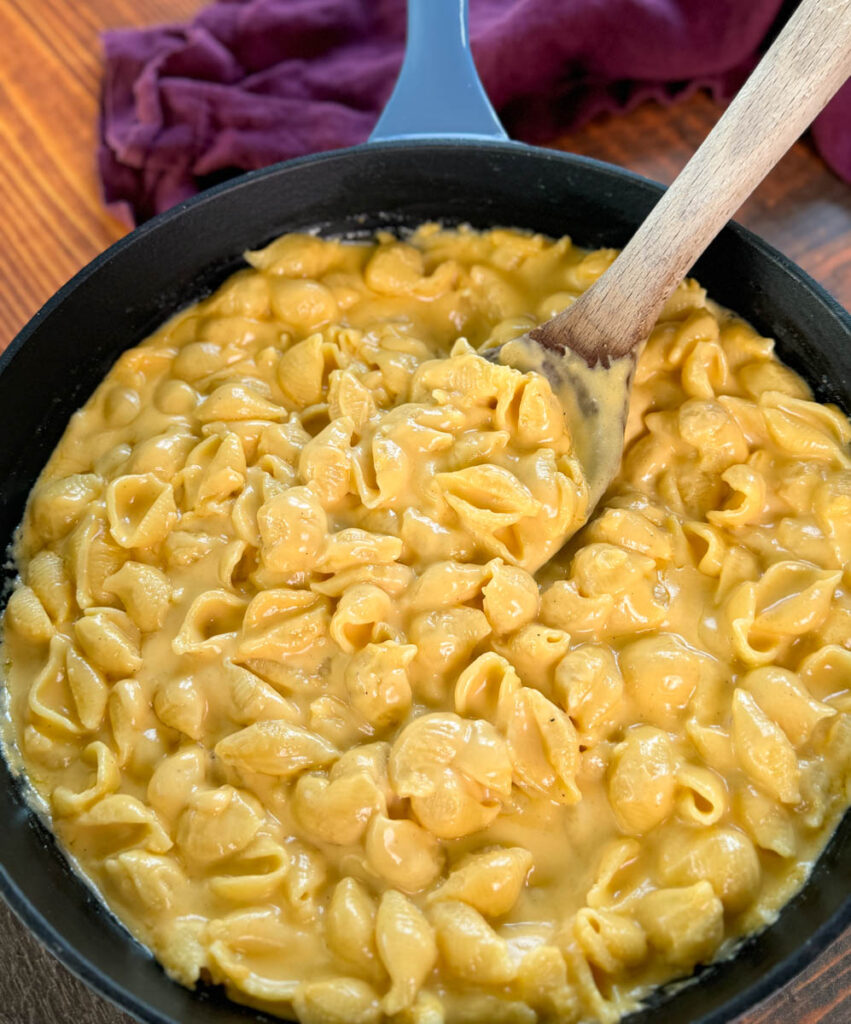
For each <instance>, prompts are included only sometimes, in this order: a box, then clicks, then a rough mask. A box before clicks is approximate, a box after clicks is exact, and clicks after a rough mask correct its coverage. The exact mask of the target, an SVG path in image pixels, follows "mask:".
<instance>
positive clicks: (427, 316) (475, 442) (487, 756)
mask: <svg viewBox="0 0 851 1024" xmlns="http://www.w3.org/2000/svg"><path fill="white" fill-rule="evenodd" d="M613 257H614V253H613V252H611V251H601V252H590V253H589V252H585V251H583V250H581V249H578V248H576V247H575V246H573V245H572V244H571V242H570V240H569V239H566V238H565V239H561V240H559V241H556V242H553V241H550V240H548V239H546V238H543V237H541V236H538V235H535V236H532V235H527V234H523V233H520V232H515V231H507V230H500V231H490V232H485V233H477V232H474V231H472V230H469V229H460V230H444V229H442V228H440V227H439V226H437V225H426V226H424V227H422V228H420V229H419V230H418V231H417V232H416V233H414V234H413V236H412V237H410V238H409V239H408V240H407V241H406V242H404V243H401V242H399V241H397V240H395V239H393V238H391V237H389V236H383V235H380V236H378V238H377V239H376V240H375V241H374V242H370V243H359V244H352V243H341V242H336V241H323V240H320V239H318V238H314V237H309V236H295V235H290V236H284V237H283V238H281V239H278V240H277V241H276V242H274V243H272V244H271V245H270V246H268V247H267V248H266V249H264V250H261V251H259V252H255V253H250V254H248V257H247V258H248V262H249V264H250V267H249V268H248V269H245V270H242V271H240V272H239V273H237V274H236V275H234V276H233V277H231V278H230V279H229V280H228V281H226V282H225V284H223V285H222V286H221V288H219V289H218V290H217V291H216V292H215V293H214V294H213V295H212V296H211V297H209V298H208V299H205V300H204V301H202V302H200V303H198V304H197V305H195V306H192V307H191V308H189V309H186V310H184V311H183V312H181V313H180V314H178V315H177V316H176V317H174V318H173V319H172V320H170V321H169V322H168V323H167V324H165V325H164V326H163V327H162V328H161V329H160V330H158V331H157V332H156V333H155V334H154V335H153V336H152V337H151V338H149V339H148V340H147V341H145V342H144V343H143V344H141V345H140V346H138V347H137V348H134V349H131V350H130V351H128V352H126V353H125V354H124V355H123V356H121V358H120V359H119V360H118V362H117V363H116V365H115V366H114V367H113V369H112V370H111V371H110V373H109V375H108V376H107V378H106V380H105V381H104V382H103V383H102V384H101V386H100V387H99V388H98V390H97V391H96V392H95V394H94V395H93V396H92V398H91V400H90V401H89V402H88V403H87V404H86V406H85V407H84V408H83V409H81V410H80V411H79V412H78V413H76V414H75V415H74V417H73V418H72V420H71V422H70V424H69V427H68V429H67V431H66V433H65V435H64V437H63V438H62V440H61V441H60V443H59V445H58V447H57V448H56V451H55V452H54V454H53V456H52V457H51V459H50V462H49V464H48V465H47V467H46V468H45V470H44V472H43V473H42V475H41V477H40V478H39V481H38V483H37V484H36V486H35V488H34V490H33V492H32V494H31V496H30V500H29V503H28V506H27V511H26V515H25V519H24V522H23V524H22V528H21V532H20V539H19V543H18V548H17V563H18V566H19V570H20V582H19V585H18V586H17V588H16V590H15V592H14V593H13V595H12V597H11V599H10V601H9V605H8V608H7V610H6V613H5V640H4V662H5V680H6V687H7V696H8V706H9V714H10V739H9V743H8V745H7V746H8V752H7V756H9V757H10V758H16V757H17V758H19V760H20V763H21V764H22V765H23V771H24V773H25V775H26V778H27V779H28V781H29V783H30V784H31V786H32V787H33V790H34V792H35V793H36V794H37V796H38V798H40V799H41V800H42V801H43V804H44V806H45V807H46V808H47V809H48V811H49V814H50V816H51V819H52V825H53V828H54V830H55V832H56V834H57V836H58V837H59V839H60V841H61V842H62V844H63V845H64V847H65V848H66V849H67V850H68V852H69V854H70V855H71V856H72V857H73V858H74V860H75V861H76V863H77V864H78V865H79V866H80V868H81V869H82V871H83V872H85V874H86V875H87V876H88V877H89V878H90V879H91V880H92V881H93V882H94V884H95V885H96V887H97V888H98V890H99V891H100V892H101V893H102V895H103V897H104V899H105V900H106V901H107V903H108V904H109V906H110V907H111V908H112V909H113V910H114V912H115V913H116V914H117V915H118V916H119V917H120V919H121V920H122V921H123V922H125V924H126V925H127V927H128V928H129V929H130V930H131V931H132V932H133V934H134V935H136V936H137V937H138V938H139V939H140V940H141V941H142V942H144V943H145V944H146V945H148V946H149V947H150V948H151V950H152V951H153V952H154V954H155V955H156V957H157V958H158V959H159V961H160V962H161V963H162V964H163V966H164V967H165V969H166V970H167V971H168V973H169V974H170V975H171V976H172V977H174V978H175V979H176V980H178V981H180V982H182V983H183V984H186V985H194V984H196V983H202V982H212V983H217V984H223V985H225V986H226V987H227V990H228V992H229V994H230V995H231V996H232V997H233V998H234V999H236V1000H238V1001H240V1002H244V1003H249V1004H251V1005H253V1006H257V1007H261V1008H264V1009H267V1010H270V1011H271V1012H273V1013H278V1014H281V1015H286V1014H289V1013H292V1012H295V1013H296V1014H297V1015H298V1017H299V1018H300V1020H301V1021H303V1022H304V1024H337V1022H340V1024H342V1022H344V1021H345V1022H349V1024H356V1022H361V1024H370V1022H377V1021H380V1020H382V1019H386V1018H392V1019H395V1020H400V1021H406V1022H418V1024H432V1022H438V1021H442V1020H444V1019H445V1020H446V1021H449V1022H455V1021H469V1020H481V1021H484V1020H488V1021H511V1022H520V1024H525V1022H529V1024H531V1022H533V1021H535V1020H538V1019H541V1020H545V1019H553V1018H557V1019H559V1020H560V1021H564V1022H568V1024H569V1022H576V1021H603V1022H611V1021H615V1020H617V1018H618V1017H619V1016H621V1015H622V1014H624V1013H626V1012H627V1011H629V1010H630V1009H632V1008H634V1007H636V1006H637V1005H638V1003H639V1002H640V1000H641V999H642V998H643V996H644V995H646V994H647V992H648V991H650V990H651V989H652V988H653V987H654V986H656V985H658V984H660V983H662V982H665V981H668V980H670V979H673V978H677V977H682V976H684V975H686V974H688V973H689V972H690V971H691V970H692V969H693V967H694V966H695V965H696V964H698V963H704V962H707V961H709V960H712V959H713V958H716V957H718V956H723V955H725V954H726V953H727V952H729V950H730V949H731V948H732V946H733V944H734V943H735V942H736V940H737V939H738V938H740V937H741V936H743V935H745V934H748V933H750V932H753V931H755V930H757V929H759V928H760V927H762V926H763V925H765V924H766V923H767V922H769V921H771V920H772V919H773V917H774V916H775V915H776V913H777V911H778V910H779V908H780V907H781V906H782V905H783V904H784V903H785V902H786V900H788V899H789V897H790V896H791V895H792V894H793V893H794V892H795V891H796V890H797V889H798V888H799V887H800V886H801V884H802V883H803V881H804V880H805V878H806V876H807V874H808V872H809V870H810V867H811V865H812V863H813V861H814V859H815V858H816V857H817V855H818V853H819V852H820V850H821V849H822V847H823V846H824V844H825V842H826V840H827V838H828V837H829V835H830V833H831V832H832V830H833V829H834V827H835V825H836V823H837V821H838V820H839V818H840V816H841V814H842V812H843V811H844V809H845V808H846V806H847V805H848V803H849V777H851V771H850V770H849V769H851V717H849V713H851V693H849V687H851V650H849V648H850V647H851V599H849V585H851V571H849V568H848V566H849V559H851V460H849V454H848V441H849V437H851V428H849V424H848V421H847V420H846V419H845V418H844V416H843V415H842V414H841V413H840V412H839V411H838V410H836V409H835V408H832V407H826V406H822V405H819V404H817V403H815V402H813V401H812V400H811V395H810V393H809V391H808V389H807V386H806V384H804V382H803V381H802V380H801V379H800V378H799V377H797V376H796V375H795V374H794V373H792V372H791V371H790V370H788V369H786V368H785V367H783V366H782V365H781V364H780V363H779V362H778V361H777V359H776V358H775V357H774V355H773V354H772V343H771V341H770V340H767V339H765V338H761V337H759V336H758V335H757V334H756V333H755V332H754V331H753V330H752V329H751V328H750V327H749V326H748V325H747V324H745V323H744V322H742V321H741V320H739V319H737V318H736V317H734V316H732V315H731V314H728V313H727V312H725V311H723V310H721V309H720V308H718V307H717V306H715V305H714V304H713V303H711V302H710V301H708V300H707V298H706V296H705V293H704V292H703V290H702V289H701V288H700V287H699V286H698V285H697V284H696V283H695V282H693V281H689V282H686V283H684V284H683V285H682V286H681V287H680V288H679V289H678V290H677V291H676V293H675V294H674V296H673V297H672V299H671V300H670V302H669V303H668V305H667V307H666V309H665V311H664V312H663V314H662V317H661V318H660V321H659V323H658V324H657V326H656V328H655V330H654V331H653V334H652V335H651V337H650V339H649V341H648V343H647V345H646V347H645V349H644V351H643V352H642V354H641V356H640V358H639V361H638V364H637V367H636V372H635V383H634V387H633V390H632V396H631V401H630V407H629V415H628V422H627V432H626V448H625V451H624V457H623V462H622V465H621V467H620V470H619V472H618V474H617V476H616V478H615V480H614V482H613V484H612V485H611V487H610V488H609V489H608V491H607V492H606V494H605V495H604V496H603V499H602V501H601V502H600V504H599V505H598V506H597V507H596V509H595V510H594V512H593V514H592V516H591V519H590V521H589V522H588V524H587V525H586V526H585V527H584V528H583V529H582V530H580V532H579V533H578V534H577V535H576V536H575V537H573V539H572V540H571V541H570V542H569V543H568V545H567V547H566V548H565V549H564V550H563V551H562V552H560V553H558V554H555V557H550V556H552V555H553V554H554V553H555V551H556V549H557V548H558V546H559V544H560V543H561V538H563V537H564V536H566V535H569V534H570V533H571V531H572V530H573V529H575V528H576V526H577V525H579V524H581V523H582V522H583V521H584V520H585V518H586V517H587V515H588V513H589V510H590V509H591V508H592V507H593V504H594V501H595V499H596V497H597V495H596V494H595V493H593V490H594V489H593V487H590V488H589V482H588V479H587V478H586V473H585V472H584V470H583V461H582V460H583V458H584V460H585V462H584V465H585V466H586V468H587V467H588V465H589V461H590V459H591V456H592V455H594V454H595V453H594V452H593V451H589V450H588V445H587V442H586V441H584V440H583V437H582V431H581V429H579V426H580V424H579V423H577V422H576V421H574V423H573V430H572V431H571V429H568V427H567V426H566V423H568V422H570V418H569V414H570V410H567V413H568V418H567V419H566V417H565V411H564V410H563V409H562V408H561V405H560V403H559V401H558V400H557V399H556V398H555V396H554V395H553V392H552V389H551V387H550V385H549V383H548V382H547V380H546V379H545V378H544V377H543V376H541V375H539V374H535V373H529V374H522V373H520V372H519V371H518V370H516V369H512V368H510V367H509V366H506V365H494V364H493V363H491V362H489V361H488V360H485V359H483V358H481V357H480V356H479V355H478V354H477V350H484V349H487V348H492V347H493V346H496V345H500V344H503V343H505V342H509V341H511V339H513V338H517V337H519V336H520V335H522V334H524V333H525V332H526V331H528V330H529V329H530V328H531V327H532V326H534V324H536V323H538V322H540V321H542V320H544V319H547V318H549V317H550V316H552V315H554V314H555V313H556V312H557V311H559V310H560V309H562V308H564V307H566V306H567V305H568V304H569V303H570V302H571V301H573V299H574V298H575V297H576V296H577V295H578V294H580V293H581V292H582V291H583V290H584V289H585V288H587V287H588V286H589V285H590V284H591V283H592V282H593V281H594V280H595V279H596V278H597V277H598V276H599V275H600V274H601V273H602V272H603V271H604V270H605V268H606V267H607V266H608V265H609V263H610V262H611V260H612V259H613ZM507 352H509V349H506V353H507ZM515 355H517V353H515ZM507 361H510V360H507ZM602 402H603V406H605V393H603V395H602ZM604 412H605V410H604ZM606 414H607V415H608V413H606ZM611 414H612V415H613V417H614V420H615V421H616V420H617V419H618V416H617V410H614V409H613V410H612V411H611ZM613 429H614V428H613ZM615 444H617V440H615ZM583 446H584V447H583ZM577 453H578V455H579V456H580V457H577ZM608 457H609V458H612V456H611V455H609V456H608ZM590 479H591V480H592V481H593V480H594V479H598V477H595V475H594V473H593V472H591V474H590ZM548 558H549V559H550V560H549V561H548V562H547V564H546V565H544V567H543V568H542V569H541V570H540V571H539V572H537V573H536V574H535V575H534V576H533V575H532V574H531V573H530V571H529V570H530V569H535V568H536V567H537V566H538V565H540V564H541V563H542V562H544V561H545V560H546V559H548Z"/></svg>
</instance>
